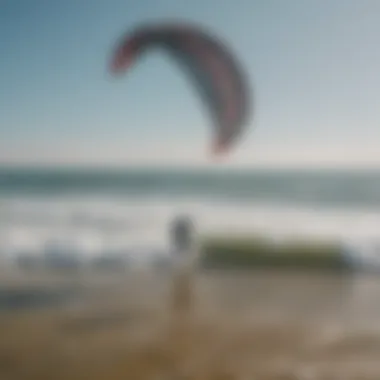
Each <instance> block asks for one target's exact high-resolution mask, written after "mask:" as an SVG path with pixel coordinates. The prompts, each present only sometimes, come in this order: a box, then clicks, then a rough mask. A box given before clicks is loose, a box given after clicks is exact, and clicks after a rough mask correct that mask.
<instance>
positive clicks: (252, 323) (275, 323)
mask: <svg viewBox="0 0 380 380" xmlns="http://www.w3.org/2000/svg"><path fill="white" fill-rule="evenodd" d="M23 281H24V282H23V286H25V279H24V280H23ZM81 281H82V283H81V285H82V289H83V288H85V289H86V292H87V293H86V296H85V297H84V298H81V299H80V300H78V299H77V298H76V299H75V300H73V302H69V303H67V302H66V303H64V304H62V305H61V306H59V307H57V306H55V307H52V308H46V309H44V310H41V309H38V310H34V311H33V310H30V311H22V312H21V311H17V312H12V313H9V312H7V313H1V314H0V379H4V380H6V379H12V380H13V379H15V380H16V379H17V380H18V379H26V380H28V379H38V380H45V379H62V380H65V379H70V380H76V379H78V380H79V379H81V380H82V379H91V380H98V379H99V380H100V379H107V380H108V379H109V380H113V379H141V380H145V379H154V380H156V379H157V380H158V379H173V380H174V379H188V380H190V379H200V380H201V379H203V380H208V379H214V380H217V379H218V380H221V379H225V380H227V379H231V380H232V379H243V380H245V379H260V380H267V379H273V380H275V379H277V380H280V379H284V380H285V379H287V380H290V379H294V380H295V379H305V380H306V379H324V380H325V379H326V380H327V379H345V380H350V379H374V380H378V379H379V378H380V363H379V358H380V328H379V326H378V320H379V317H380V303H379V302H378V297H379V295H380V279H377V278H376V277H361V276H353V275H345V276H343V275H339V276H338V275H333V274H323V275H322V274H316V273H290V272H273V271H255V272H250V273H244V274H241V273H223V272H209V273H207V272H204V273H201V274H198V275H197V276H195V277H194V278H193V279H192V282H190V283H189V282H187V281H186V279H183V278H182V279H177V282H176V284H177V286H176V288H175V289H174V288H173V287H172V284H173V281H172V279H171V277H170V276H168V275H166V274H165V273H162V274H153V273H148V272H140V273H134V274H132V273H129V274H126V275H124V276H115V277H107V278H106V277H105V278H102V279H99V278H97V279H95V278H92V279H90V278H82V279H81ZM79 282H80V281H79V280H78V284H79ZM190 289H191V290H192V291H193V292H192V293H189V292H188V291H189V290H190Z"/></svg>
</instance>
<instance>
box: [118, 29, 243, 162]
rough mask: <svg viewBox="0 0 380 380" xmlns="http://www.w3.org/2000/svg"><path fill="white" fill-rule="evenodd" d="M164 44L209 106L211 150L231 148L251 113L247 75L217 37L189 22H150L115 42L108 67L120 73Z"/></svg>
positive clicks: (216, 151)
mask: <svg viewBox="0 0 380 380" xmlns="http://www.w3.org/2000/svg"><path fill="white" fill-rule="evenodd" d="M152 48H162V49H164V50H165V51H166V52H167V53H168V54H169V55H170V56H171V57H172V58H173V60H174V61H176V62H177V63H178V64H179V65H180V66H181V67H182V68H183V69H184V70H185V71H186V72H187V73H188V74H189V77H190V79H191V80H192V82H193V83H194V85H195V86H196V89H197V90H198V91H197V93H198V94H200V97H201V99H202V101H203V102H204V104H205V105H206V106H207V109H208V110H209V114H210V116H211V120H212V124H213V131H214V133H213V142H212V151H213V152H214V153H215V154H218V155H219V154H222V153H225V152H227V151H229V150H230V148H231V147H232V146H233V145H234V143H235V142H236V141H237V140H238V138H239V137H240V136H241V134H242V132H243V130H244V128H245V126H246V124H247V121H248V118H249V101H250V99H249V89H248V83H247V78H246V77H245V76H244V75H243V72H242V69H241V67H240V65H239V63H238V62H237V60H236V59H235V57H234V55H233V54H232V53H231V52H230V51H229V50H228V49H227V47H226V46H225V44H224V43H223V42H221V41H220V40H219V39H218V38H216V37H215V36H213V35H211V34H210V33H209V32H206V31H204V30H203V29H201V28H200V27H197V26H193V25H188V24H174V23H162V24H153V25H152V24H148V25H142V26H140V27H138V28H136V29H135V30H132V31H131V33H129V34H128V35H126V36H123V38H122V39H121V41H119V44H118V46H117V47H116V51H115V53H114V55H113V57H112V62H111V71H112V72H113V73H115V74H117V73H123V72H125V71H126V70H127V69H129V68H130V67H131V65H133V63H135V62H136V61H137V60H138V59H139V58H140V57H141V55H142V54H143V53H145V52H147V51H150V50H151V49H152Z"/></svg>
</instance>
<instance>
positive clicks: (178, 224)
mask: <svg viewBox="0 0 380 380" xmlns="http://www.w3.org/2000/svg"><path fill="white" fill-rule="evenodd" d="M169 233H170V241H171V245H172V260H173V261H172V262H173V264H174V265H173V269H174V273H173V294H172V307H173V309H174V311H175V312H177V313H180V314H181V315H182V314H183V313H184V312H185V313H188V312H189V310H190V309H191V306H192V299H193V295H192V292H193V289H192V288H193V287H192V277H193V273H194V269H195V265H196V261H197V258H198V254H197V250H196V247H195V244H194V238H195V236H194V235H195V228H194V224H193V222H192V220H191V219H190V218H189V217H188V216H178V217H177V218H175V219H174V221H173V222H172V223H171V225H170V231H169Z"/></svg>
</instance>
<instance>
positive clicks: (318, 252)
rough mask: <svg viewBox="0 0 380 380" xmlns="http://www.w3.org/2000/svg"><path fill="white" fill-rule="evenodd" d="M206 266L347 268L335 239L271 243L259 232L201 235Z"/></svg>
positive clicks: (203, 263) (204, 264)
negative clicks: (235, 234)
mask: <svg viewBox="0 0 380 380" xmlns="http://www.w3.org/2000/svg"><path fill="white" fill-rule="evenodd" d="M200 246H201V251H202V266H203V267H206V268H234V269H237V268H242V269H249V268H255V267H268V268H294V269H297V268H308V269H325V270H347V269H348V265H347V263H346V261H345V259H344V257H343V255H342V251H341V248H340V246H339V245H338V244H337V243H335V242H321V241H305V240H301V239H299V240H296V239H295V240H293V241H287V242H285V241H284V242H281V243H275V242H273V241H271V240H269V239H266V238H264V237H260V236H250V237H247V236H238V237H231V236H224V237H222V236H208V237H203V238H202V239H201V243H200Z"/></svg>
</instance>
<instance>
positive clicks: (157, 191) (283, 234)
mask: <svg viewBox="0 0 380 380" xmlns="http://www.w3.org/2000/svg"><path fill="white" fill-rule="evenodd" d="M178 214H188V215H190V216H191V217H192V218H193V220H194V222H195V224H196V225H197V228H198V230H199V231H200V232H201V233H204V234H208V233H219V234H225V233H228V234H232V233H247V234H250V233H252V234H265V235H266V236H268V237H271V238H273V239H275V240H276V239H277V240H282V239H287V238H293V237H305V238H313V239H336V240H338V241H341V242H346V243H349V244H351V245H352V244H356V246H357V247H359V246H361V247H364V246H365V247H368V246H371V247H375V246H376V244H377V241H379V242H380V171H348V170H345V171H332V170H329V171H316V170H311V171H307V170H303V171H299V170H298V171H296V170H292V171H291V170H287V171H284V170H283V171H275V170H270V171H264V170H244V171H243V170H234V171H232V170H222V169H218V170H209V169H207V170H206V169H203V170H195V169H191V170H190V169H183V170H179V169H178V170H165V169H160V170H158V169H150V170H149V169H125V170H121V169H119V170H110V169H109V170H106V169H87V170H85V169H59V168H56V169H54V168H50V169H36V168H34V169H20V168H18V169H15V168H2V169H1V170H0V252H1V257H3V258H6V257H12V256H14V255H17V254H20V253H22V254H36V255H38V254H41V253H42V252H46V250H49V249H52V247H55V248H57V247H59V248H60V249H61V250H66V251H70V252H76V253H77V254H78V255H80V256H81V257H84V258H86V257H93V256H95V255H102V254H105V253H107V252H108V253H116V252H118V253H123V252H124V253H125V254H129V255H131V256H133V257H135V258H140V259H141V258H146V257H149V256H151V255H152V254H158V253H160V254H164V255H165V254H166V253H167V252H168V251H169V246H168V225H169V223H170V221H171V220H172V218H173V217H175V216H176V215H178Z"/></svg>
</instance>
